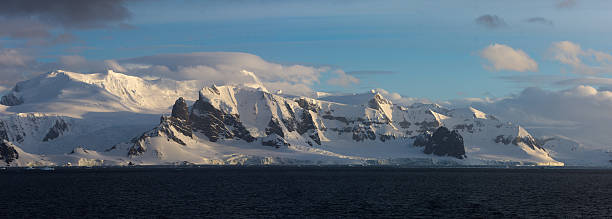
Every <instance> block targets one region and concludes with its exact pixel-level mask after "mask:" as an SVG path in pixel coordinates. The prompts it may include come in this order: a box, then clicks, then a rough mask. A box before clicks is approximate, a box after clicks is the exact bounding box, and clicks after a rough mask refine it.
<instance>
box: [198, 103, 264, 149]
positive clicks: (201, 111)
mask: <svg viewBox="0 0 612 219" xmlns="http://www.w3.org/2000/svg"><path fill="white" fill-rule="evenodd" d="M189 120H190V121H191V124H192V128H193V129H194V131H198V132H201V133H203V134H204V135H206V137H208V140H210V141H212V142H216V141H218V140H219V139H222V138H227V139H231V138H237V139H242V140H245V141H247V142H253V141H255V137H253V136H252V135H251V133H250V132H249V131H248V130H247V129H246V128H245V127H244V125H242V123H241V122H240V118H239V116H238V115H231V114H228V113H225V112H223V111H221V110H218V109H216V108H215V107H213V106H212V105H211V104H210V103H208V102H206V101H203V100H201V99H199V100H197V101H196V102H195V103H194V104H193V108H192V111H191V115H190V116H189Z"/></svg>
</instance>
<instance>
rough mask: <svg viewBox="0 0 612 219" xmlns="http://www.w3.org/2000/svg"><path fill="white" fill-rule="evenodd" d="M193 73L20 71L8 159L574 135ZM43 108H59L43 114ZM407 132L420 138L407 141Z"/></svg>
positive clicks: (376, 152)
mask: <svg viewBox="0 0 612 219" xmlns="http://www.w3.org/2000/svg"><path fill="white" fill-rule="evenodd" d="M245 74H246V73H245ZM198 84H200V83H198V82H196V81H172V80H168V79H163V80H161V79H160V80H145V79H142V78H139V77H136V76H128V75H125V74H122V73H117V72H112V71H108V72H106V73H98V74H81V73H74V72H65V71H54V72H50V73H48V74H44V75H41V76H39V77H36V78H33V79H30V80H28V81H24V82H20V83H19V84H18V85H16V86H15V88H13V90H11V91H9V92H8V93H6V94H5V95H4V96H3V98H2V100H3V102H2V103H3V104H4V105H7V106H5V109H4V112H3V113H4V114H9V115H8V116H4V117H0V122H1V123H0V124H8V125H3V126H2V127H4V128H3V129H2V127H0V130H5V132H6V133H12V134H11V136H15V134H14V133H21V134H24V135H25V136H28V137H26V138H28V139H29V140H27V141H22V142H20V141H19V140H18V139H17V138H15V137H2V136H3V135H2V132H1V131H0V138H3V140H4V141H7V142H11V144H13V145H14V147H16V148H18V149H16V150H17V151H20V150H21V151H23V153H24V154H30V155H31V156H30V155H28V156H30V157H33V158H31V159H30V161H28V162H15V161H11V162H8V163H7V164H9V163H13V162H14V163H15V164H16V165H39V164H53V165H128V164H140V165H150V164H171V165H174V164H360V165H369V164H397V165H555V166H557V165H564V163H563V162H562V161H559V160H557V159H556V158H555V157H553V156H551V154H552V155H558V156H557V157H563V159H568V160H570V158H568V157H571V156H570V155H571V152H567V151H566V150H563V151H564V152H563V153H564V154H563V156H560V155H559V154H558V153H557V152H554V151H553V150H552V148H555V147H554V145H552V144H553V143H554V144H556V145H564V146H563V147H571V146H565V145H574V143H573V142H571V141H570V140H567V139H561V138H559V139H556V140H554V141H547V142H542V141H540V140H538V139H537V138H536V137H533V136H532V135H531V134H529V132H528V131H527V130H525V129H524V128H523V127H521V126H518V125H513V124H511V123H507V122H503V121H500V120H499V119H497V118H496V117H495V116H493V115H489V114H486V113H484V112H482V111H479V110H477V109H475V108H472V107H468V108H459V109H446V108H444V107H442V106H440V105H437V104H422V103H416V104H412V105H409V106H402V105H397V104H393V102H392V101H389V100H388V99H386V98H385V97H384V95H382V94H381V93H378V92H375V91H372V92H367V93H362V94H354V95H343V96H341V95H340V96H339V95H331V94H328V95H322V96H323V97H321V98H311V97H297V96H286V95H281V94H280V93H270V92H268V90H267V89H266V88H265V87H263V85H261V84H258V85H253V84H248V85H222V86H216V85H213V86H205V87H203V88H196V87H198ZM75 92H76V93H77V94H75ZM79 92H80V93H79ZM39 93H45V94H44V95H46V96H44V95H43V96H42V97H41V96H37V94H39ZM183 95H185V96H183ZM194 96H197V97H194ZM16 100H17V101H16ZM97 100H99V101H101V102H100V103H98V105H92V106H93V108H96V107H95V106H100V108H102V109H103V110H100V108H96V109H90V108H91V107H90V108H87V107H81V106H79V104H82V103H83V102H89V103H92V102H95V101H97ZM73 102H76V103H78V104H74V103H73ZM153 102H154V103H153ZM44 105H48V106H49V105H50V106H58V105H61V106H63V108H64V109H66V108H68V109H69V110H66V111H60V112H58V110H57V109H54V108H53V107H41V106H44ZM72 108H77V110H74V109H72ZM33 109H37V110H39V111H41V112H36V113H38V114H31V115H38V117H40V118H41V119H38V120H36V119H27V116H26V119H21V120H23V121H27V122H25V123H27V124H31V125H29V126H28V127H38V129H34V128H30V129H28V130H29V131H19V129H15V128H12V127H13V126H14V125H15V124H18V123H15V122H11V121H13V120H14V119H13V120H11V119H10V118H12V117H15V116H12V117H11V115H17V114H19V113H34V112H31V111H33ZM100 111H103V112H100ZM23 115H25V114H23ZM94 115H95V116H94ZM53 116H56V117H53ZM57 116H59V117H57ZM34 117H35V116H34ZM34 117H32V118H34ZM7 118H9V119H7ZM47 118H60V119H59V120H58V119H56V120H53V121H51V120H49V121H50V122H46V123H44V124H46V125H43V123H41V121H42V120H45V119H47ZM155 118H157V119H155ZM39 120H40V121H39ZM60 120H61V121H64V122H58V121H60ZM155 120H157V121H155ZM19 124H21V123H19ZM147 127H148V128H147ZM443 129H445V130H448V131H444V130H443ZM441 130H442V131H441ZM26 132H27V133H26ZM138 132H140V133H143V134H137V133H138ZM7 136H8V135H7ZM103 136H106V137H103ZM128 136H131V137H128ZM93 139H96V140H95V141H94V140H93ZM105 139H106V140H105ZM417 139H419V140H420V141H423V142H422V146H419V145H417V144H415V141H417ZM444 139H454V140H452V141H447V140H444ZM111 142H116V143H111ZM34 145H35V146H34ZM428 152H429V153H428ZM568 153H569V154H568ZM584 153H586V154H589V153H595V152H591V151H588V152H584ZM43 155H44V156H43ZM597 155H598V159H597V162H594V163H597V165H602V166H605V165H608V164H609V162H608V163H606V160H605V159H607V158H606V157H607V156H608V157H609V155H606V154H603V155H602V154H601V153H599V152H597ZM19 159H21V158H19ZM19 159H16V160H19ZM581 159H584V158H581ZM572 162H574V161H572ZM585 163H588V162H585ZM573 164H574V163H573ZM9 165H10V164H9Z"/></svg>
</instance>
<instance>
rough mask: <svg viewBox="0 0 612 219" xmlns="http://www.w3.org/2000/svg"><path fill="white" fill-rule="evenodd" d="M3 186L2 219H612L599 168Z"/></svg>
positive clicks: (182, 176)
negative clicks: (333, 218) (604, 218)
mask: <svg viewBox="0 0 612 219" xmlns="http://www.w3.org/2000/svg"><path fill="white" fill-rule="evenodd" d="M0 188H1V190H0V191H1V192H0V195H1V198H0V217H2V218H6V217H22V218H23V217H25V218H38V217H55V218H57V217H61V218H66V217H82V216H90V217H113V218H115V217H143V218H151V217H270V216H279V217H287V216H295V217H298V216H306V217H330V216H345V217H368V218H369V217H409V216H412V217H441V216H446V217H466V216H468V217H483V216H489V217H491V216H493V217H559V216H562V217H601V216H610V215H612V198H611V197H612V170H598V169H455V168H453V169H433V168H380V167H376V168H367V167H222V168H219V167H204V168H94V169H75V168H71V169H60V168H58V169H56V170H55V171H37V170H23V169H19V170H15V169H9V170H5V171H2V172H0Z"/></svg>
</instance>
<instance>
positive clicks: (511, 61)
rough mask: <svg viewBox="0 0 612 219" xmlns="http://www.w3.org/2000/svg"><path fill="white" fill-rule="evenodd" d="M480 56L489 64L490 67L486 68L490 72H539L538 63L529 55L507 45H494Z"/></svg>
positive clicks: (485, 49) (481, 52)
mask: <svg viewBox="0 0 612 219" xmlns="http://www.w3.org/2000/svg"><path fill="white" fill-rule="evenodd" d="M480 56H481V57H482V58H484V59H486V60H487V61H488V62H489V64H490V66H485V68H486V69H489V70H494V71H503V70H508V71H519V72H525V71H538V63H536V62H535V61H534V60H533V59H532V58H531V57H529V55H527V53H525V52H523V50H520V49H513V48H512V47H510V46H507V45H503V44H497V43H495V44H492V45H490V46H488V47H486V48H484V49H483V50H482V51H480Z"/></svg>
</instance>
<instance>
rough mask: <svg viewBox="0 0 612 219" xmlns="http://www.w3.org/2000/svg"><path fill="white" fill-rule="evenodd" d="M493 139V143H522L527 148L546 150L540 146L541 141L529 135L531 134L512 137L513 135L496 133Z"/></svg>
mask: <svg viewBox="0 0 612 219" xmlns="http://www.w3.org/2000/svg"><path fill="white" fill-rule="evenodd" d="M493 141H494V142H495V143H502V144H505V145H508V144H510V143H512V144H513V145H516V146H518V144H519V143H524V144H525V145H527V146H528V147H529V148H531V149H533V150H535V149H542V150H546V149H544V148H543V147H542V145H543V144H542V143H541V142H538V141H537V140H536V139H535V138H533V137H531V136H523V137H520V136H517V137H513V136H510V135H508V136H504V135H498V136H497V137H495V139H493Z"/></svg>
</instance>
